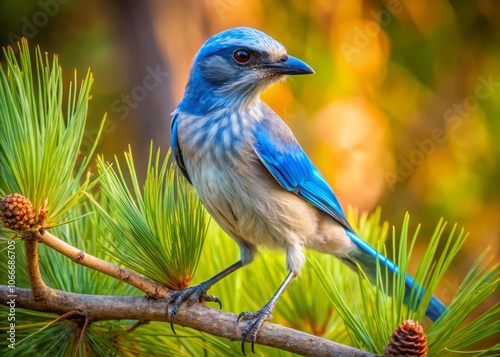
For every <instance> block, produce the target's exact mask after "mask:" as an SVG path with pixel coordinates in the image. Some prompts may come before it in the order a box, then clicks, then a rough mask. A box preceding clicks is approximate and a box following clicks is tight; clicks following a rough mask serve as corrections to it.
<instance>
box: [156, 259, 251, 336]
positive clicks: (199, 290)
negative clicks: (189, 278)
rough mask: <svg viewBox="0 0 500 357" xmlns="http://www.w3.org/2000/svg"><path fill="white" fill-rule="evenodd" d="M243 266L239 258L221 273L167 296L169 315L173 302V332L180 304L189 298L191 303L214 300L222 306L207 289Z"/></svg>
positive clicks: (171, 319) (171, 321) (171, 320)
mask: <svg viewBox="0 0 500 357" xmlns="http://www.w3.org/2000/svg"><path fill="white" fill-rule="evenodd" d="M242 266H243V261H241V260H238V261H237V262H236V263H234V264H233V265H230V266H228V267H227V268H226V269H224V270H222V271H221V272H220V273H217V274H216V275H214V276H213V277H211V278H210V279H208V280H205V281H204V282H202V283H200V284H198V285H195V286H189V287H187V288H185V289H182V290H173V291H172V292H171V293H170V295H168V297H167V300H166V301H167V307H166V313H167V316H168V306H169V305H170V304H172V310H171V312H170V327H171V328H172V332H173V333H174V334H175V329H174V320H175V315H176V314H177V310H178V309H179V305H180V304H181V303H182V302H183V301H185V300H188V303H189V304H190V305H192V304H194V303H195V302H201V301H202V300H205V301H212V302H216V303H218V304H219V307H220V308H222V303H221V301H220V300H219V299H218V298H217V297H216V296H212V295H208V294H207V291H208V289H210V288H211V287H212V285H214V284H215V283H216V282H218V281H219V280H221V279H223V278H225V277H226V276H228V275H229V274H231V273H232V272H234V271H236V270H238V269H239V268H241V267H242Z"/></svg>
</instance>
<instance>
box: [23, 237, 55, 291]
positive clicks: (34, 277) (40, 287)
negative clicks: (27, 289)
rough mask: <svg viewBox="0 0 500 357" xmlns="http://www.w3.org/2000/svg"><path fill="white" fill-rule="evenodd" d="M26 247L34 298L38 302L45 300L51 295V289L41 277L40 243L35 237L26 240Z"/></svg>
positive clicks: (28, 270)
mask: <svg viewBox="0 0 500 357" xmlns="http://www.w3.org/2000/svg"><path fill="white" fill-rule="evenodd" d="M24 246H25V247H26V271H27V273H28V278H29V281H30V286H31V290H32V291H33V297H34V298H35V299H37V300H39V299H43V298H44V297H45V296H47V294H48V293H49V290H50V289H49V287H48V286H47V285H45V282H44V281H43V279H42V276H41V275H40V266H39V264H38V241H37V240H36V238H34V237H33V236H31V235H30V236H26V237H25V238H24Z"/></svg>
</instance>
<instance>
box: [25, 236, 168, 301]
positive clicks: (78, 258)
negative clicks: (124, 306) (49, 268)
mask: <svg viewBox="0 0 500 357" xmlns="http://www.w3.org/2000/svg"><path fill="white" fill-rule="evenodd" d="M33 238H35V239H36V240H38V241H39V242H40V243H44V244H46V245H47V246H49V247H51V248H52V249H54V250H56V251H57V252H59V253H61V254H63V255H65V256H66V257H68V258H70V259H71V260H72V261H73V262H75V263H77V264H80V265H83V266H85V267H87V268H90V269H94V270H96V271H99V272H101V273H103V274H106V275H109V276H111V277H113V278H115V279H118V280H121V281H123V282H125V283H127V284H130V285H132V286H134V287H136V288H137V289H139V290H141V291H144V292H145V293H146V294H147V295H148V296H150V297H153V298H166V297H167V296H168V293H169V290H168V289H167V288H165V287H163V286H161V285H159V284H157V283H155V282H153V281H151V280H150V279H148V278H146V277H144V276H141V275H139V274H136V273H134V272H133V271H131V270H128V269H124V268H120V267H119V266H117V265H115V264H113V263H110V262H107V261H105V260H102V259H99V258H97V257H94V256H93V255H90V254H87V253H85V252H84V251H83V250H80V249H78V248H75V247H73V246H72V245H70V244H68V243H66V242H64V241H62V240H61V239H59V238H58V237H56V236H55V235H53V234H51V233H49V232H48V231H46V230H44V231H43V233H40V232H39V231H35V232H34V233H33Z"/></svg>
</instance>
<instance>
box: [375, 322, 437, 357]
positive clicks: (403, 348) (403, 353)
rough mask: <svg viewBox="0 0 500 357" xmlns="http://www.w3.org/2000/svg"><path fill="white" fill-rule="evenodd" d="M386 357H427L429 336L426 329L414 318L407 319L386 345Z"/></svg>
mask: <svg viewBox="0 0 500 357" xmlns="http://www.w3.org/2000/svg"><path fill="white" fill-rule="evenodd" d="M384 356H385V357H425V356H427V337H426V336H425V333H424V329H423V328H422V326H420V325H419V324H418V322H416V321H413V320H405V321H403V323H401V324H399V327H398V328H397V329H396V330H395V331H394V332H393V333H392V338H391V341H390V342H389V343H388V344H387V346H385V351H384Z"/></svg>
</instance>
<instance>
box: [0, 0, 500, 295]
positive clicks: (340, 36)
mask: <svg viewBox="0 0 500 357" xmlns="http://www.w3.org/2000/svg"><path fill="white" fill-rule="evenodd" d="M0 14H1V15H0V18H1V21H0V34H1V44H2V46H8V45H12V44H14V43H15V41H16V40H18V39H20V37H21V36H25V37H27V38H28V39H29V43H30V45H31V46H32V47H33V46H35V45H40V46H41V48H42V50H43V51H46V52H48V53H49V54H53V53H57V54H59V60H60V63H61V64H62V67H63V69H64V70H65V77H66V80H68V81H69V80H70V79H71V78H72V75H73V72H72V71H73V69H74V68H76V69H77V71H78V73H79V74H80V76H83V75H84V73H85V72H86V71H87V69H88V68H89V67H90V68H91V70H92V72H93V73H94V76H95V82H94V85H93V89H92V96H93V97H92V100H91V104H90V112H89V124H88V125H89V130H88V136H87V137H86V142H85V143H86V144H87V145H88V143H90V142H91V140H92V139H93V137H94V136H95V132H96V129H97V127H98V123H99V121H100V119H101V118H102V116H103V114H104V113H105V112H107V113H108V124H107V125H106V127H105V131H104V134H103V137H102V140H101V142H100V145H99V148H98V152H100V153H104V154H105V156H106V157H107V158H108V159H109V160H111V159H112V155H114V154H119V155H121V152H122V151H124V150H125V149H126V147H127V145H128V144H131V145H132V148H133V150H134V152H135V153H136V154H135V156H136V162H142V164H141V167H139V168H138V171H141V172H143V177H144V172H145V166H146V158H147V154H148V151H149V142H150V140H151V139H153V140H154V142H155V144H157V145H160V146H162V147H163V148H164V149H165V152H166V150H167V148H168V147H169V146H170V143H169V137H170V132H169V125H170V113H171V112H172V111H173V110H174V108H175V106H176V103H177V102H178V101H179V100H180V99H181V97H182V95H183V89H184V85H185V83H186V80H187V76H188V71H189V67H190V64H191V59H192V58H193V56H194V55H195V53H196V51H197V50H198V48H199V47H200V46H201V45H202V44H203V42H204V41H205V40H206V39H207V38H208V37H210V36H211V35H213V34H215V33H217V32H219V31H221V30H224V29H227V28H229V27H234V26H251V27H255V28H258V29H260V30H262V31H264V32H266V33H268V34H270V35H271V36H273V37H274V38H276V39H277V40H279V41H280V42H282V43H283V44H284V45H285V46H286V47H287V49H288V52H289V53H290V54H291V55H293V56H296V57H299V58H301V59H302V60H304V61H306V62H307V63H308V64H309V65H311V66H312V67H313V68H314V69H315V71H316V74H314V75H311V76H301V77H295V78H291V79H290V80H288V81H287V82H285V83H281V84H279V85H276V86H274V87H272V88H270V89H269V90H268V91H267V92H266V93H265V94H264V95H263V99H264V100H265V101H266V102H267V103H268V104H269V105H270V106H271V107H272V108H273V109H274V110H275V111H276V112H277V113H278V114H279V115H280V116H281V117H282V118H283V119H284V120H285V121H286V122H287V123H288V124H289V125H290V127H291V128H292V130H293V131H294V132H295V134H296V136H297V138H298V139H299V141H300V142H301V144H302V146H303V147H304V149H305V151H306V152H307V153H308V154H309V155H310V157H311V158H312V160H313V161H314V162H315V164H316V165H317V166H318V167H319V169H320V171H322V172H323V173H324V175H325V176H326V178H327V180H328V181H329V183H330V184H331V185H332V187H333V188H334V190H335V192H336V193H337V195H338V198H339V200H340V201H341V203H342V205H343V206H344V207H347V206H348V205H352V206H354V207H357V208H359V209H360V210H368V211H372V210H374V209H375V208H376V207H377V206H379V205H380V206H382V208H383V210H382V214H383V218H384V219H386V220H388V221H389V222H390V223H391V224H395V225H396V226H397V227H399V226H400V224H401V222H402V220H403V217H404V213H405V212H406V211H409V212H410V215H411V217H412V220H411V221H412V224H413V227H414V228H415V227H416V225H417V223H422V225H423V228H422V231H421V234H420V243H421V244H420V246H419V247H417V250H418V249H423V247H424V246H425V243H426V241H427V239H428V238H429V237H430V235H431V234H432V230H433V229H434V227H435V225H436V223H437V221H438V220H439V219H440V217H444V218H445V220H447V221H449V222H450V223H455V222H457V223H458V225H459V227H462V226H463V227H465V230H466V231H469V232H470V237H469V239H468V241H467V243H466V247H465V248H464V249H463V250H462V252H461V253H460V255H459V257H458V259H457V260H456V265H455V267H454V269H455V271H454V272H451V273H450V274H449V276H448V277H447V282H448V283H449V285H448V286H444V285H443V287H442V289H443V291H442V292H441V295H446V291H450V290H449V289H451V290H452V291H454V290H455V289H456V288H457V286H458V285H457V284H458V283H459V282H460V281H461V279H462V278H463V276H464V275H465V273H466V271H467V270H468V269H469V268H470V266H471V265H472V263H473V261H474V260H475V259H476V258H477V256H478V255H479V254H480V253H481V252H482V251H483V250H484V249H485V248H486V247H487V246H491V249H492V251H493V252H494V253H498V250H499V241H500V239H499V238H500V167H499V154H500V68H499V66H500V22H499V21H498V18H499V16H500V2H496V1H489V0H481V1H470V2H465V1H464V2H453V3H452V2H449V1H444V0H432V1H431V0H390V1H382V2H380V1H375V0H372V1H362V0H339V1H328V0H312V1H301V0H288V1H285V0H280V1H270V0H255V1H249V0H247V1H244V0H214V1H210V0H205V1H201V0H200V1H169V0H163V1H162V0H150V1H133V0H123V1H121V0H106V1H104V0H87V1H82V0H39V1H22V2H19V1H15V0H4V1H2V2H0ZM83 151H85V145H84V147H83ZM451 226H452V224H451V225H450V226H449V228H451ZM419 254H421V253H420V252H419V251H417V252H416V256H417V257H418V256H419ZM448 283H447V284H448ZM438 295H439V291H438ZM451 297H452V296H442V298H443V300H445V301H446V302H448V303H449V300H450V299H451Z"/></svg>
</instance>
